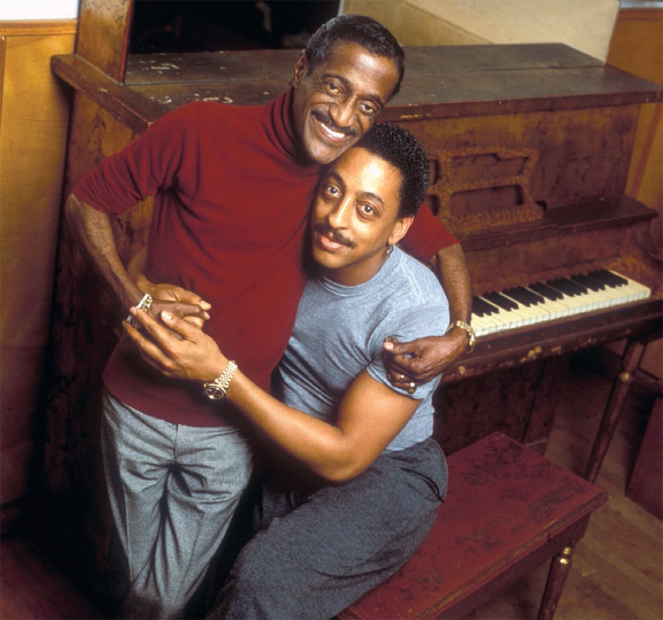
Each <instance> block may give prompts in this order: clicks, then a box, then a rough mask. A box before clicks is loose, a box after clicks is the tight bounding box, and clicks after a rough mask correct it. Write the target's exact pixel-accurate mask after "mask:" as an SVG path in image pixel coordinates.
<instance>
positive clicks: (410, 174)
mask: <svg viewBox="0 0 663 620" xmlns="http://www.w3.org/2000/svg"><path fill="white" fill-rule="evenodd" d="M354 148H363V149H366V150H367V151H369V152H371V153H373V154H375V155H377V156H378V157H380V158H381V159H384V160H385V161H386V162H387V163H389V164H391V165H392V166H394V168H397V169H398V170H399V171H400V173H401V176H402V181H401V187H400V195H399V203H398V217H399V219H400V218H404V217H409V216H413V215H416V214H417V211H419V205H421V203H422V202H423V201H424V199H425V198H426V193H427V192H428V184H429V181H430V167H429V165H428V158H427V157H426V151H424V149H423V147H422V146H421V144H419V141H418V140H417V139H416V138H415V137H414V136H413V135H412V134H411V133H410V132H409V131H408V130H407V129H405V128H404V127H401V126H400V125H393V124H391V123H375V124H374V125H373V126H372V127H371V128H370V129H369V130H368V131H367V132H366V134H365V135H364V136H363V137H362V139H361V140H359V142H357V144H355V146H354Z"/></svg>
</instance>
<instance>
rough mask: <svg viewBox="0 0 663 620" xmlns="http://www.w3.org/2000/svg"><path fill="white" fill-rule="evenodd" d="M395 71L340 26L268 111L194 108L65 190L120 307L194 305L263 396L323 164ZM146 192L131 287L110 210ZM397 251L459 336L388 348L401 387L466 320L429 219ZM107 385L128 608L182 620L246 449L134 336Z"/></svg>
mask: <svg viewBox="0 0 663 620" xmlns="http://www.w3.org/2000/svg"><path fill="white" fill-rule="evenodd" d="M402 76H403V52H402V50H401V48H400V46H399V45H398V43H397V42H396V40H395V39H394V38H393V36H392V35H391V34H390V33H389V32H388V31H387V30H386V29H385V28H383V27H382V26H380V25H379V24H377V22H375V21H374V20H371V19H370V18H367V17H361V16H352V15H345V16H341V17H339V18H336V19H334V20H331V22H328V23H327V24H325V25H324V26H323V27H322V28H321V29H320V30H319V31H318V32H317V33H316V34H314V35H313V37H312V38H311V40H310V41H309V44H308V45H307V48H306V50H305V51H304V52H303V53H302V55H301V56H300V58H299V60H298V61H297V64H296V65H295V69H294V74H293V81H292V86H291V88H290V89H289V90H288V91H287V92H285V93H283V94H282V95H280V96H279V97H277V98H276V99H275V100H273V101H272V102H271V103H269V104H268V105H266V106H264V107H233V106H224V105H220V104H216V103H205V102H199V103H193V104H189V105H187V106H184V107H182V108H180V109H178V110H176V111H174V112H172V113H170V114H167V115H165V116H164V117H162V118H161V119H159V120H158V121H157V122H156V123H154V124H153V125H152V126H151V127H150V128H149V129H148V131H147V132H146V133H145V134H143V135H141V136H140V137H138V138H137V139H136V140H135V141H134V142H132V143H131V144H130V145H128V146H127V147H126V148H125V149H124V150H123V151H121V152H120V153H117V154H115V155H112V156H111V157H109V158H107V159H106V160H104V161H103V162H102V163H101V164H100V165H99V166H98V167H97V168H96V169H94V170H93V171H92V172H90V173H89V174H88V175H87V176H86V177H85V178H84V179H83V180H82V181H81V182H80V183H79V184H78V185H77V186H76V187H75V188H74V191H73V194H72V196H71V197H70V199H69V200H68V203H67V213H68V216H69V218H70V221H71V222H72V225H73V226H75V228H76V229H77V231H78V232H79V234H80V238H81V241H82V243H83V245H84V246H85V247H86V248H87V250H88V251H89V252H90V253H91V255H92V257H93V259H94V261H95V263H96V265H97V266H98V267H99V270H100V272H101V274H102V276H103V277H104V279H105V280H106V281H107V283H108V285H109V286H110V287H111V288H112V290H113V291H114V292H115V293H116V294H117V297H118V302H119V303H120V304H121V305H122V306H124V307H125V308H127V310H128V308H129V307H131V306H135V305H137V304H138V303H139V300H140V302H141V305H142V306H143V307H145V306H149V304H150V303H151V308H149V310H150V313H151V314H152V315H153V316H158V313H159V312H160V311H161V310H164V309H168V306H169V302H168V299H173V298H176V299H179V300H180V301H182V302H189V303H194V304H199V306H200V307H199V308H197V310H198V312H199V316H204V317H205V318H206V319H208V320H206V322H205V325H204V329H205V331H206V332H207V333H208V334H209V335H210V336H211V337H212V338H213V339H214V340H215V341H216V342H217V343H219V345H220V347H221V348H222V349H223V350H224V353H226V354H227V355H228V356H229V357H231V358H232V359H235V360H237V362H238V364H240V365H241V367H242V369H243V371H244V373H245V374H246V375H247V376H249V377H250V378H251V379H252V380H253V381H254V382H255V383H257V384H258V385H260V386H261V387H263V388H266V389H268V388H269V379H270V375H271V372H272V370H273V369H274V367H275V366H276V364H277V362H278V361H279V359H280V357H281V355H282V353H283V351H284V349H285V347H286V344H287V342H288V339H289V336H290V333H291V330H292V326H293V322H294V319H295V314H296V309H297V305H298V302H299V299H300V297H301V294H302V291H303V288H304V285H305V281H306V274H305V270H304V266H303V262H302V257H303V254H304V239H305V232H306V225H307V222H308V209H309V206H310V204H311V199H312V196H313V191H314V188H315V186H316V182H317V180H318V175H319V172H320V166H321V165H324V164H328V163H330V162H332V161H334V160H335V159H336V158H337V157H339V156H340V155H341V154H342V153H343V152H345V151H346V150H347V149H348V148H350V146H352V145H353V144H355V143H356V142H357V141H358V140H359V138H361V136H363V135H364V133H366V131H367V130H368V129H369V128H370V127H371V125H372V124H373V123H374V122H375V120H376V119H377V117H378V116H379V114H380V112H381V110H382V108H383V107H384V105H385V104H386V103H387V101H388V100H389V99H390V98H391V97H392V96H393V95H394V94H395V93H396V92H397V91H398V89H399V87H400V82H401V79H402ZM150 195H154V210H153V217H152V222H151V227H150V233H149V244H148V248H147V255H146V263H145V275H146V277H147V279H148V280H149V282H164V283H168V285H167V286H165V285H159V286H158V287H156V286H154V285H151V284H149V285H148V286H147V290H141V289H140V288H139V287H138V286H137V284H136V282H134V281H133V280H132V279H131V277H130V276H129V275H128V273H127V271H126V270H125V268H124V267H123V265H122V264H121V263H120V260H119V258H118V255H117V251H116V249H115V244H114V241H113V237H112V232H111V228H110V222H109V217H113V216H116V215H119V214H120V213H122V212H123V211H125V210H127V209H129V208H130V207H132V206H133V205H134V204H135V203H137V202H138V201H140V200H143V199H144V198H146V197H147V196H150ZM402 245H403V247H404V248H405V249H406V250H407V251H408V252H410V253H411V254H413V255H414V256H416V257H417V258H419V259H420V260H422V261H424V262H429V261H431V260H433V259H436V263H437V265H438V267H439V271H440V275H441V279H442V281H443V284H444V285H445V291H446V292H447V296H448V298H449V301H450V309H451V318H452V321H453V320H460V321H461V327H456V328H454V329H452V330H451V331H450V332H449V333H448V334H447V335H446V336H445V337H431V338H428V339H422V340H421V341H415V342H414V343H412V344H411V345H405V346H404V345H398V344H397V345H396V351H395V352H396V353H398V352H403V351H405V352H412V351H413V350H414V351H415V355H414V358H412V359H415V360H416V361H417V362H418V363H419V364H420V365H421V366H423V371H422V372H420V373H419V374H418V375H416V374H414V373H413V372H412V373H410V374H409V376H404V371H403V369H404V368H407V365H408V360H409V359H410V358H409V357H408V356H404V355H401V356H400V357H399V358H398V359H397V360H396V361H397V362H398V365H397V366H395V368H397V370H395V371H394V370H393V369H392V377H393V381H394V382H395V383H399V382H400V384H401V387H402V386H404V385H408V384H409V383H412V384H413V385H414V383H415V382H421V381H425V380H427V379H428V378H430V376H433V375H435V374H437V373H439V372H440V371H441V369H442V368H443V367H444V366H445V365H447V364H448V363H450V361H452V360H453V359H455V358H456V357H458V355H460V354H461V353H462V352H463V351H464V350H465V347H466V345H467V337H468V334H467V333H466V329H467V326H466V325H465V324H464V323H463V322H465V321H468V320H469V311H470V291H469V279H468V277H467V272H466V270H465V267H464V261H463V258H462V252H461V250H460V248H459V246H458V244H457V241H456V239H455V238H454V237H453V236H452V235H450V234H449V233H448V231H446V230H445V229H444V228H443V227H442V226H441V224H440V223H439V221H438V220H437V219H436V218H434V217H433V216H432V215H431V214H430V212H429V211H428V210H427V209H422V210H421V211H420V215H419V216H418V217H417V219H416V220H415V223H414V224H413V226H412V227H411V229H410V232H409V233H408V236H407V237H406V238H405V239H404V241H403V242H402ZM189 291H195V293H196V294H193V293H189ZM169 295H170V297H169ZM203 300H205V301H204V302H203ZM171 305H172V304H171ZM175 309H177V308H175ZM208 310H209V313H207V311H208ZM104 383H105V386H106V394H105V402H104V420H103V427H102V428H103V445H104V453H105V464H106V476H107V484H108V488H109V495H110V498H111V504H112V507H113V514H114V518H115V523H116V526H117V529H118V532H119V536H120V540H121V541H122V544H123V548H124V551H125V553H126V556H127V560H128V567H129V578H130V584H131V587H130V590H129V594H128V596H127V598H126V600H125V602H124V605H123V609H122V612H121V613H122V615H123V616H124V617H158V618H176V617H181V616H182V614H183V612H184V606H185V604H186V602H187V601H188V599H189V598H190V597H191V595H192V594H193V592H194V590H195V588H196V587H197V586H198V585H199V583H200V581H201V580H202V577H203V576H204V574H205V571H206V568H207V566H208V564H209V561H210V560H211V557H212V555H213V554H214V552H215V551H216V549H217V548H218V545H219V543H220V541H221V539H222V538H223V536H224V534H225V532H226V529H227V526H228V522H229V520H230V517H231V516H232V513H233V511H234V509H235V507H236V505H237V502H238V501H239V497H240V494H241V492H242V491H243V489H244V488H245V486H246V484H247V481H248V478H249V475H250V472H251V467H252V465H251V453H250V450H249V447H248V445H247V443H246V440H245V438H244V437H243V435H242V434H241V433H240V431H239V430H237V429H236V428H235V426H234V425H233V410H232V408H231V407H230V405H228V404H227V403H226V401H222V402H221V403H219V402H218V401H214V400H210V398H208V395H205V394H203V393H202V392H201V391H199V389H196V388H195V385H194V384H190V382H185V381H176V380H172V379H167V378H165V377H164V376H163V375H161V373H160V372H158V371H157V370H155V369H153V368H152V367H151V366H149V365H148V364H147V363H146V362H144V361H143V360H142V359H141V358H140V356H139V354H138V353H137V351H136V349H135V347H134V346H133V345H132V343H130V341H129V340H128V339H127V338H124V339H123V340H121V341H120V342H119V343H118V345H117V347H116V349H115V351H114V352H113V354H112V356H111V359H110V360H109V362H108V365H107V367H106V370H105V373H104Z"/></svg>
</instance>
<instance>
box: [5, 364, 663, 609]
mask: <svg viewBox="0 0 663 620" xmlns="http://www.w3.org/2000/svg"><path fill="white" fill-rule="evenodd" d="M614 372H615V368H614V366H613V365H611V364H610V362H609V360H608V362H604V361H603V360H598V361H597V360H596V359H595V356H594V357H592V356H583V355H579V356H576V358H574V363H573V365H572V367H571V371H570V376H569V380H568V383H567V385H566V388H565V390H564V392H563V393H562V394H560V400H559V405H558V409H557V416H556V422H555V426H554V429H553V432H552V435H551V439H550V442H549V445H548V450H547V453H546V454H547V456H548V457H549V458H551V459H552V460H554V461H556V462H558V463H560V464H561V465H563V466H565V467H568V468H569V469H571V470H573V471H575V472H576V473H582V471H583V470H584V465H585V459H586V458H587V456H588V454H589V450H590V448H591V443H592V441H593V437H594V434H595V433H596V429H597V425H598V416H599V415H600V412H601V411H602V409H603V406H604V404H605V401H606V400H607V397H608V392H609V389H610V382H609V377H611V376H612V375H613V373H614ZM650 405H651V403H650V401H648V400H647V397H646V395H642V394H640V395H638V394H637V393H636V394H635V395H633V396H631V397H630V398H629V400H628V402H627V405H626V411H625V415H624V416H623V417H622V421H621V422H620V425H619V427H618V429H617V432H616V436H615V439H614V440H613V443H612V445H611V447H610V449H609V451H608V454H607V456H606V460H605V461H604V464H603V467H602V469H601V472H600V473H599V476H598V479H597V481H596V483H597V484H598V485H599V486H600V487H601V488H603V489H605V490H606V491H608V492H609V493H610V496H611V497H610V499H609V501H608V503H607V504H605V505H604V506H603V507H601V508H600V509H599V510H597V511H596V512H595V513H594V514H593V516H592V519H591V521H590V525H589V528H588V531H587V534H586V535H585V537H584V539H583V540H582V541H581V543H580V544H579V545H578V547H577V549H576V552H575V555H574V559H573V566H572V570H571V573H570V575H569V578H568V580H567V583H566V587H565V589H564V593H563V595H562V598H561V601H560V604H559V606H558V609H557V613H556V615H555V618H556V620H580V619H583V620H591V619H596V620H638V619H641V620H661V619H663V576H662V567H663V524H662V523H661V521H660V520H659V519H657V518H655V517H654V516H653V515H651V514H650V513H649V512H647V511H646V510H644V509H643V508H641V507H639V506H638V505H637V504H635V503H634V502H633V501H631V500H630V499H628V498H627V497H626V496H625V494H624V489H625V488H626V483H627V479H628V474H629V472H630V470H631V468H632V466H633V463H634V460H635V456H636V450H637V446H638V445H639V443H640V439H641V437H642V434H643V432H644V428H645V425H646V422H647V416H648V413H649V407H650ZM546 573H547V567H546V566H541V567H540V568H539V569H538V570H537V571H535V572H534V573H533V574H531V575H530V576H528V578H527V579H525V580H522V581H519V582H518V583H516V584H514V585H513V586H512V587H511V588H510V589H509V590H508V591H507V592H505V593H504V594H503V595H502V596H500V597H499V598H497V599H495V600H494V601H492V602H491V603H489V604H487V605H486V606H484V607H482V608H480V609H478V610H477V611H475V612H474V613H473V614H472V616H470V618H472V619H474V620H489V619H493V620H511V619H513V620H517V619H526V618H533V617H535V616H536V611H537V607H538V601H539V599H540V596H541V593H542V589H543V584H544V582H545V578H546ZM103 617H104V616H103V614H101V613H99V612H98V611H97V610H95V609H94V607H93V606H92V605H91V604H90V602H89V601H88V600H86V598H85V596H84V595H83V594H82V593H81V592H79V591H78V590H77V588H76V587H75V585H74V584H72V583H71V581H70V580H69V579H68V578H67V577H66V576H65V575H63V574H62V572H61V571H60V570H59V568H58V566H57V565H56V564H54V563H53V562H52V561H51V560H49V559H48V558H47V557H45V556H44V554H43V553H42V552H41V551H40V550H39V549H37V548H35V547H34V546H33V545H31V543H30V541H28V540H25V539H23V538H11V537H9V538H3V539H2V540H1V541H0V620H20V619H40V620H46V619H70V620H74V619H97V618H103Z"/></svg>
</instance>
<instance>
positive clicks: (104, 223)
mask: <svg viewBox="0 0 663 620" xmlns="http://www.w3.org/2000/svg"><path fill="white" fill-rule="evenodd" d="M65 209H66V214H67V220H68V222H69V223H70V225H71V226H72V227H73V228H74V230H75V231H76V234H77V236H78V239H79V240H80V242H81V244H82V245H83V246H84V247H85V249H86V250H87V252H88V254H89V255H90V257H91V258H92V260H93V261H94V264H95V266H96V267H97V269H98V270H99V273H100V274H101V277H102V278H103V280H104V282H105V283H106V284H107V286H108V287H109V288H110V289H111V290H112V291H113V292H114V293H115V294H116V295H117V297H118V299H119V300H120V303H121V304H122V305H123V306H124V307H126V308H129V307H130V306H132V305H135V304H136V303H138V301H139V300H140V299H141V298H142V297H143V293H142V292H141V291H140V290H139V289H138V287H137V286H136V284H135V283H134V282H133V280H132V279H131V278H130V277H129V275H128V274H127V271H126V269H125V268H124V265H123V264H122V261H120V257H119V255H118V253H117V247H116V245H115V239H114V237H113V231H112V229H111V225H110V220H109V218H108V215H106V214H105V213H102V212H101V211H97V210H96V209H93V208H92V207H90V206H89V205H87V204H85V203H84V202H83V201H82V200H80V199H79V198H78V197H76V196H75V195H74V194H71V195H70V196H69V199H68V200H67V204H66V206H65Z"/></svg>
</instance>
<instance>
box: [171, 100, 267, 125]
mask: <svg viewBox="0 0 663 620" xmlns="http://www.w3.org/2000/svg"><path fill="white" fill-rule="evenodd" d="M264 109H265V106H241V105H229V104H227V103H223V102H220V101H212V100H204V101H202V100H201V101H191V102H190V103H187V104H185V105H183V106H181V107H180V108H178V109H177V110H174V111H173V112H172V113H171V114H178V115H180V116H182V117H185V118H191V119H196V120H201V119H212V120H225V119H227V120H232V119H235V118H236V119H238V120H240V119H245V118H247V117H251V116H258V117H259V116H260V115H262V113H263V110H264Z"/></svg>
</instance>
